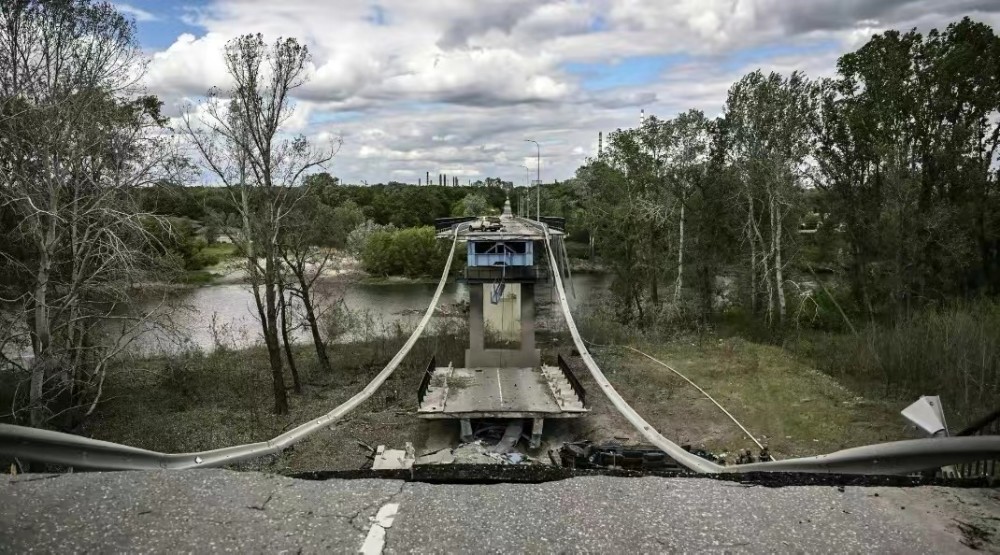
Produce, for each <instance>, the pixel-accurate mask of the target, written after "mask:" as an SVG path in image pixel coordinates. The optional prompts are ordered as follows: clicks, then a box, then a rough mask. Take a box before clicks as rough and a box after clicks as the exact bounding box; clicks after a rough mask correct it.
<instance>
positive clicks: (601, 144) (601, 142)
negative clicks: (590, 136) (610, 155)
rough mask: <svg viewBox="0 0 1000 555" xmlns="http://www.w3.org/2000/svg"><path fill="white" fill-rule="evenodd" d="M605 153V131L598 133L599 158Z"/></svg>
mask: <svg viewBox="0 0 1000 555" xmlns="http://www.w3.org/2000/svg"><path fill="white" fill-rule="evenodd" d="M603 153H604V131H598V132H597V157H598V158H600V157H601V154H603Z"/></svg>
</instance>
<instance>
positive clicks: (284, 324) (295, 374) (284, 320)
mask: <svg viewBox="0 0 1000 555" xmlns="http://www.w3.org/2000/svg"><path fill="white" fill-rule="evenodd" d="M278 297H279V303H280V304H279V306H280V308H281V342H282V343H284V345H285V358H286V359H288V369H289V370H290V371H291V373H292V389H293V390H294V391H295V392H296V393H302V383H301V382H300V381H299V369H298V368H297V367H296V366H295V356H294V355H293V354H292V344H291V342H290V341H289V340H288V302H287V301H286V300H285V286H284V285H282V283H281V282H280V281H279V282H278Z"/></svg>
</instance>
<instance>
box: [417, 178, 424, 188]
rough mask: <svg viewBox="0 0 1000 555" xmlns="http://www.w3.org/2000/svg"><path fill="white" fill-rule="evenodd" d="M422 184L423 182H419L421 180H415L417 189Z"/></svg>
mask: <svg viewBox="0 0 1000 555" xmlns="http://www.w3.org/2000/svg"><path fill="white" fill-rule="evenodd" d="M422 184H423V182H422V181H421V179H420V178H419V177H418V178H417V187H419V186H421V185H422Z"/></svg>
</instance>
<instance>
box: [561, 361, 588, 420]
mask: <svg viewBox="0 0 1000 555" xmlns="http://www.w3.org/2000/svg"><path fill="white" fill-rule="evenodd" d="M558 363H559V369H560V370H562V373H563V375H564V376H566V380H567V381H568V382H569V385H570V387H572V388H573V392H574V393H576V397H577V399H580V402H581V403H583V406H585V407H586V406H587V392H586V390H584V389H583V385H582V384H581V383H580V380H579V379H578V378H577V377H576V374H574V373H573V369H572V368H570V367H569V364H568V363H567V362H566V359H564V358H563V356H562V355H559V358H558Z"/></svg>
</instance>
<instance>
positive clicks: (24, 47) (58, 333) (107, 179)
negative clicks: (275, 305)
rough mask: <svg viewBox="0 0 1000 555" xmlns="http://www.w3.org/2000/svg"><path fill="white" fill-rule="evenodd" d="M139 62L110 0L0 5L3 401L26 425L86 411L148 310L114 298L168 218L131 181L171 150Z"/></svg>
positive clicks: (160, 171)
mask: <svg viewBox="0 0 1000 555" xmlns="http://www.w3.org/2000/svg"><path fill="white" fill-rule="evenodd" d="M143 68H144V61H143V59H142V57H141V52H140V49H139V47H138V45H137V43H136V42H135V38H134V29H133V26H132V24H131V23H130V22H129V21H128V20H126V19H125V18H124V17H123V16H122V15H121V14H119V13H117V12H116V11H115V10H114V8H113V7H112V6H111V5H110V4H106V3H100V4H95V3H92V2H90V1H87V0H77V1H70V0H59V1H51V2H42V1H30V0H24V1H17V2H0V220H2V221H3V233H4V234H5V237H4V240H3V241H2V242H0V244H2V245H3V246H2V247H0V272H2V273H3V275H4V278H3V282H2V284H0V286H2V296H3V297H4V299H3V300H4V301H5V302H6V306H5V309H6V312H7V316H8V317H7V318H6V319H7V321H8V324H9V325H7V326H5V328H4V329H3V330H0V344H3V345H5V346H6V347H7V350H6V351H4V354H3V355H2V356H3V358H4V359H5V361H6V362H7V364H8V365H10V366H13V367H14V368H15V371H16V372H17V373H19V374H21V375H24V376H28V378H27V380H26V381H27V382H28V387H27V389H28V395H27V402H26V403H21V402H20V400H21V399H23V396H22V395H15V406H14V407H13V408H12V412H14V415H15V417H17V416H18V415H19V414H20V412H21V411H23V410H26V409H27V410H28V412H29V414H30V423H31V425H33V426H43V425H45V424H46V423H50V422H52V420H53V419H54V418H55V417H56V416H60V415H62V416H71V415H74V414H80V413H81V412H82V413H83V414H90V413H91V412H93V410H94V409H95V408H96V406H97V402H98V400H99V399H100V397H101V392H102V389H103V384H104V380H105V376H106V373H107V371H108V368H109V365H110V363H111V361H113V360H114V359H115V358H116V357H117V356H118V355H119V354H121V353H122V352H123V351H124V350H125V349H126V347H127V346H128V345H129V344H130V343H131V342H133V341H134V340H135V339H136V338H137V337H138V330H139V329H141V328H143V327H144V326H145V325H146V324H147V321H148V317H149V316H150V314H149V313H146V314H129V313H128V312H127V311H123V308H122V307H123V306H128V305H129V304H130V300H131V299H132V293H133V286H134V284H135V283H137V282H139V281H142V280H145V279H148V278H149V276H150V272H151V271H152V270H155V269H156V267H157V257H156V256H155V249H153V248H151V245H152V244H153V243H155V242H156V239H155V236H154V234H153V233H152V231H153V230H155V228H156V227H158V226H162V225H165V222H163V221H162V220H160V219H159V218H158V217H156V216H154V215H152V214H147V213H143V212H142V211H141V210H139V209H138V206H137V203H136V199H135V196H134V192H135V191H136V189H137V188H139V187H142V186H144V185H146V184H149V183H152V182H153V181H155V180H157V179H160V178H162V177H164V175H165V174H164V171H165V168H167V167H168V166H169V162H170V161H171V159H172V156H171V154H170V153H171V152H172V149H171V148H170V139H169V137H168V136H164V134H163V133H162V129H163V124H164V120H163V118H162V117H161V116H160V113H159V108H160V103H159V102H158V101H157V100H156V99H155V98H153V97H146V96H141V95H139V94H137V93H138V89H137V88H136V87H135V84H136V82H137V79H139V77H141V75H142V72H143ZM111 323H114V325H111ZM28 345H30V351H31V356H30V357H25V356H18V355H19V354H21V353H23V351H24V350H27V348H28Z"/></svg>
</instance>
